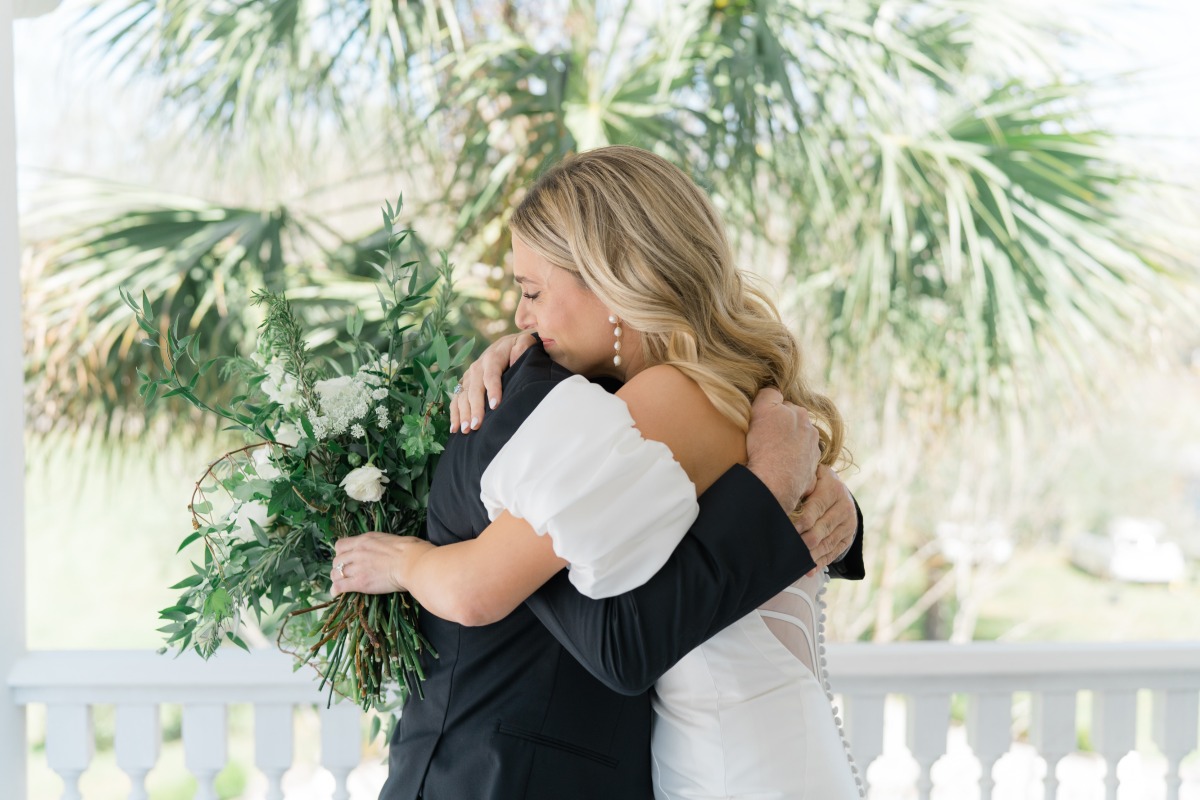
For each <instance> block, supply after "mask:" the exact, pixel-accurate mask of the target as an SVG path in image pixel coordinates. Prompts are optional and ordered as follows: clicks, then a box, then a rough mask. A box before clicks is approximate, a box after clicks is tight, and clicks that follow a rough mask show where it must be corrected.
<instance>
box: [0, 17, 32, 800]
mask: <svg viewBox="0 0 1200 800" xmlns="http://www.w3.org/2000/svg"><path fill="white" fill-rule="evenodd" d="M13 11H14V9H13V7H12V4H11V3H0V678H3V680H4V685H3V687H2V688H3V695H2V697H0V775H3V776H4V778H5V780H4V782H5V784H6V785H8V786H9V787H11V789H10V791H11V792H12V794H11V796H12V797H19V798H24V797H25V796H26V789H25V713H24V711H23V709H21V708H20V707H18V706H17V705H16V703H15V702H13V697H12V691H11V690H10V689H9V688H8V675H9V673H10V672H11V671H12V667H13V664H14V663H15V662H16V660H17V659H18V658H20V657H21V656H22V655H24V654H25V448H24V436H23V431H24V428H25V411H24V406H23V402H22V401H23V398H22V396H21V392H22V387H23V386H24V383H25V372H24V367H23V365H22V359H23V356H22V353H23V352H24V349H23V347H22V335H21V285H20V275H19V273H18V269H19V267H20V260H19V259H20V248H19V247H18V244H17V127H16V103H15V99H14V97H13V26H12V21H13Z"/></svg>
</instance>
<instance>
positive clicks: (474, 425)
mask: <svg viewBox="0 0 1200 800" xmlns="http://www.w3.org/2000/svg"><path fill="white" fill-rule="evenodd" d="M478 427H479V417H471V430H475V429H476V428H478Z"/></svg>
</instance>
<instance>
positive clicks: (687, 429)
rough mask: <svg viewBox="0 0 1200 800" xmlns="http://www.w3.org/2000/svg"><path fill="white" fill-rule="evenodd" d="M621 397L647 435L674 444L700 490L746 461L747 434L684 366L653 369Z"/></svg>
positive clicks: (640, 375)
mask: <svg viewBox="0 0 1200 800" xmlns="http://www.w3.org/2000/svg"><path fill="white" fill-rule="evenodd" d="M617 396H618V397H620V398H621V399H622V400H624V401H625V404H626V405H627V406H628V407H629V414H630V416H632V417H633V421H634V423H635V424H636V425H637V427H638V430H639V431H641V433H642V435H643V436H645V437H646V438H647V439H654V440H656V441H659V442H663V443H664V444H666V445H667V446H668V447H669V448H671V452H672V453H673V454H674V455H675V458H676V460H677V461H679V463H680V464H682V465H683V468H684V469H685V470H686V471H687V473H688V475H689V476H690V477H691V479H692V481H693V482H694V483H695V484H696V486H697V489H698V490H700V491H703V490H704V489H705V488H707V487H708V486H709V485H710V484H711V483H712V482H713V481H715V480H716V479H717V478H718V477H720V476H721V474H723V473H724V472H725V470H727V469H729V467H731V466H733V464H735V463H745V461H746V438H745V434H743V433H742V431H741V429H740V428H738V426H737V425H735V424H734V423H733V421H732V420H730V419H729V418H728V417H726V416H725V415H724V414H722V413H721V412H720V411H718V410H717V409H716V407H715V406H714V405H713V404H712V402H711V401H710V400H709V399H708V396H707V395H706V394H704V390H703V389H701V388H700V385H699V384H697V383H696V382H695V381H694V380H692V379H691V378H690V377H688V376H687V375H685V374H684V373H683V372H681V371H680V370H679V369H677V368H675V367H673V366H670V365H666V364H659V365H656V366H653V367H648V368H646V369H644V370H642V371H641V372H639V373H638V374H637V375H635V376H633V378H631V379H630V380H629V381H628V382H627V383H626V384H625V385H624V386H623V387H622V388H621V389H620V391H618V392H617Z"/></svg>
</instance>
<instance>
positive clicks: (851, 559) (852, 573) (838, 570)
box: [829, 497, 867, 581]
mask: <svg viewBox="0 0 1200 800" xmlns="http://www.w3.org/2000/svg"><path fill="white" fill-rule="evenodd" d="M850 499H851V500H854V498H853V497H851V498H850ZM854 513H855V514H856V515H857V516H858V529H857V530H855V531H854V542H853V543H852V544H851V545H850V549H849V550H847V551H846V554H845V555H843V556H842V557H841V559H840V560H838V561H835V562H833V563H832V564H830V565H829V575H830V577H832V578H846V579H847V580H851V581H861V580H862V579H863V578H865V577H867V567H866V565H865V564H864V563H863V515H862V509H861V508H859V506H858V501H857V500H854Z"/></svg>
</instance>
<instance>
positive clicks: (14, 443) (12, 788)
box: [0, 0, 59, 798]
mask: <svg viewBox="0 0 1200 800" xmlns="http://www.w3.org/2000/svg"><path fill="white" fill-rule="evenodd" d="M58 3H59V0H16V2H2V3H0V775H3V776H4V779H3V782H4V788H5V794H6V796H8V797H13V798H24V797H26V796H27V794H28V790H27V788H26V776H25V757H26V753H25V749H26V748H25V712H24V709H23V708H21V707H19V706H18V705H17V704H16V703H15V702H14V700H13V695H12V690H11V689H9V686H8V676H9V674H10V673H11V671H12V667H13V665H14V664H15V663H16V661H17V660H18V659H19V658H21V656H23V655H24V654H25V446H24V430H25V409H24V398H23V396H22V391H23V387H24V384H25V367H24V347H23V337H22V332H21V281H20V245H19V240H18V233H17V231H18V225H17V128H16V102H15V98H14V89H13V78H14V75H13V72H14V64H13V20H14V19H15V18H17V17H32V16H38V15H40V14H44V13H46V12H48V11H51V10H53V9H54V8H55V7H56V6H57V5H58Z"/></svg>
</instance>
